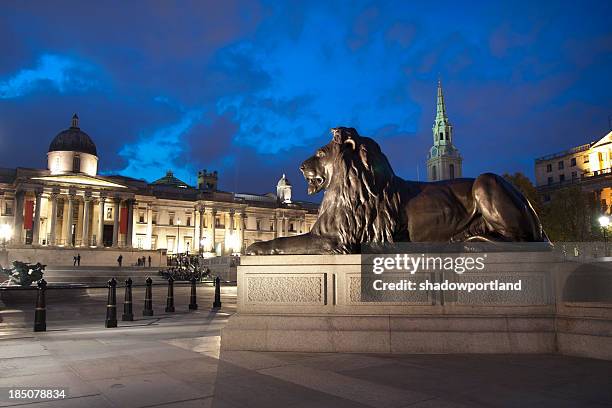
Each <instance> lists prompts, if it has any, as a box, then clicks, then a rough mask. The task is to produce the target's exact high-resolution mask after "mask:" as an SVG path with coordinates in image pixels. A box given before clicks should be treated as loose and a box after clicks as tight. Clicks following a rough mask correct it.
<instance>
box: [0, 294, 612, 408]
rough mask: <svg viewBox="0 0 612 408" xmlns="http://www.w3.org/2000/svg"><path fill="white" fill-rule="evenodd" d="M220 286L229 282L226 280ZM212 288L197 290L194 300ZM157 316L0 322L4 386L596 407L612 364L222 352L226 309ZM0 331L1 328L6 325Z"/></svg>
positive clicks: (162, 395)
mask: <svg viewBox="0 0 612 408" xmlns="http://www.w3.org/2000/svg"><path fill="white" fill-rule="evenodd" d="M224 289H227V288H224ZM210 295H211V293H208V294H207V293H203V294H202V296H203V297H204V299H203V300H202V303H204V302H207V301H210V300H211V297H210ZM226 299H227V301H226V303H224V308H223V309H222V310H221V311H218V312H215V313H211V312H210V310H209V309H207V308H201V309H200V310H198V311H196V312H191V313H188V312H185V313H175V314H163V313H160V315H158V316H154V318H152V319H142V318H139V320H138V321H135V322H130V323H127V322H120V327H119V328H117V329H105V328H104V327H103V321H101V319H100V316H99V314H98V312H97V311H96V312H95V313H92V314H87V313H86V314H84V315H82V316H80V318H81V321H79V322H78V324H77V323H76V321H75V320H71V321H68V322H65V323H64V324H62V322H59V321H56V322H54V325H55V328H54V330H52V331H48V332H46V333H33V332H32V331H30V330H26V329H21V330H19V329H15V328H14V327H7V326H6V325H5V326H3V325H2V323H0V332H3V330H4V333H3V334H4V335H0V350H1V351H2V352H3V353H0V389H3V388H2V387H26V386H34V387H47V388H49V387H51V386H57V387H60V386H64V387H68V393H69V398H67V399H65V400H61V401H47V402H38V403H35V404H34V403H32V404H28V403H23V402H15V401H12V402H6V400H5V399H4V398H2V399H0V406H10V405H15V404H18V403H22V405H21V406H25V407H32V408H39V407H52V408H56V407H58V408H59V407H61V408H64V407H67V408H72V407H86V408H98V407H102V408H108V407H112V408H131V407H169V408H179V407H181V408H182V407H184V408H191V407H198V408H201V407H214V408H226V407H227V408H244V407H265V408H274V407H289V408H300V407H313V408H314V407H316V408H326V407H334V408H336V407H339V408H343V407H356V408H359V407H393V408H407V407H411V408H434V407H435V408H440V407H441V408H466V407H529V406H533V407H602V406H612V387H610V384H612V363H611V362H609V361H603V360H592V359H584V358H577V357H568V356H560V355H542V354H533V355H482V354H479V355H397V354H394V355H385V354H341V353H282V352H267V353H266V352H252V351H234V352H228V351H223V352H220V351H219V341H220V331H221V328H223V326H224V325H225V324H226V322H227V319H228V317H229V316H230V315H231V313H233V311H234V310H235V297H227V298H226ZM7 333H8V334H7Z"/></svg>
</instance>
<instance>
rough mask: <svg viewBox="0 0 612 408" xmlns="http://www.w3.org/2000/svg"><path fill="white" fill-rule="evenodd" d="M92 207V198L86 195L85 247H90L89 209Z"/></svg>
mask: <svg viewBox="0 0 612 408" xmlns="http://www.w3.org/2000/svg"><path fill="white" fill-rule="evenodd" d="M90 205H91V197H90V196H88V195H85V197H84V198H83V239H82V241H83V243H82V245H83V246H84V247H88V246H89V242H90V241H89V207H90Z"/></svg>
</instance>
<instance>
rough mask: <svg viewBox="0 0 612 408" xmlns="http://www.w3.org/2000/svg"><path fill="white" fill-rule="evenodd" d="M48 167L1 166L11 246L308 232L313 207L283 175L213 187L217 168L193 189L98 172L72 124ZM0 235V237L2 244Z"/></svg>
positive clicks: (190, 241)
mask: <svg viewBox="0 0 612 408" xmlns="http://www.w3.org/2000/svg"><path fill="white" fill-rule="evenodd" d="M47 163H48V165H47V169H44V170H43V169H30V168H22V167H18V168H16V169H6V168H0V228H3V230H4V231H7V230H11V232H12V234H11V235H12V236H11V238H10V240H9V241H8V247H9V250H10V248H39V249H43V248H58V249H59V248H74V249H77V248H79V249H81V250H97V249H100V250H102V249H103V248H111V249H112V248H115V249H123V250H130V251H140V250H142V251H157V250H159V251H162V252H167V253H169V254H172V253H185V252H189V253H205V254H208V255H209V256H212V255H218V256H221V255H231V254H240V253H242V252H243V251H244V249H245V248H246V247H247V246H248V245H249V244H251V243H253V242H256V241H262V240H269V239H272V238H276V237H283V236H290V235H297V234H300V233H304V232H307V231H309V230H310V228H311V227H312V225H313V223H314V222H315V220H316V218H317V211H318V205H317V204H314V203H308V202H295V201H292V199H291V184H290V183H289V181H288V180H287V179H286V178H285V176H284V175H283V177H282V178H281V179H280V180H279V181H278V185H277V187H276V194H274V193H268V194H265V195H256V194H242V193H232V192H226V191H219V190H218V189H217V172H216V171H215V172H207V171H206V170H203V171H200V172H199V173H198V179H197V180H198V181H197V186H190V185H188V184H187V183H185V182H183V181H181V180H179V179H178V178H176V177H175V176H174V175H173V173H172V172H171V171H168V172H167V173H166V175H165V176H164V177H162V178H160V179H159V180H156V181H154V182H152V183H148V182H146V181H144V180H137V179H133V178H130V177H124V176H100V175H98V174H97V170H98V154H97V149H96V145H95V144H94V142H93V140H92V139H91V138H90V137H89V135H87V133H85V132H84V131H83V130H81V128H80V127H79V118H78V117H77V115H76V114H75V115H74V116H73V118H72V124H71V126H70V127H69V128H68V129H66V130H63V131H61V132H60V133H58V134H57V136H55V138H54V139H53V140H52V141H51V144H50V146H49V152H48V153H47ZM1 241H2V237H0V244H1V243H2V242H1Z"/></svg>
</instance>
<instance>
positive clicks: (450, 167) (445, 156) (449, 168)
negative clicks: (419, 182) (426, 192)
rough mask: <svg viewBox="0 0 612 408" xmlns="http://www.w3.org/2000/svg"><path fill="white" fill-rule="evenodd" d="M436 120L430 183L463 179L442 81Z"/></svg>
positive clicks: (429, 162) (428, 169) (428, 162)
mask: <svg viewBox="0 0 612 408" xmlns="http://www.w3.org/2000/svg"><path fill="white" fill-rule="evenodd" d="M436 99H437V103H436V119H435V120H434V124H433V127H432V128H431V130H432V133H433V146H432V147H431V148H430V149H429V154H428V155H427V178H428V180H429V181H437V180H447V179H451V180H452V179H454V178H456V177H461V173H462V172H461V163H462V158H461V155H460V154H459V151H458V150H457V148H456V147H455V146H454V145H453V125H451V123H450V121H449V120H448V116H447V115H446V104H445V103H444V92H443V91H442V81H440V79H438V95H437V98H436Z"/></svg>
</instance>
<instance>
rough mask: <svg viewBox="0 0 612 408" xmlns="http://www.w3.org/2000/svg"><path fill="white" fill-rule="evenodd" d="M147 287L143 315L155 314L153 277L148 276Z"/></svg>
mask: <svg viewBox="0 0 612 408" xmlns="http://www.w3.org/2000/svg"><path fill="white" fill-rule="evenodd" d="M146 283H147V288H146V290H145V302H144V310H143V311H142V315H143V316H153V279H151V278H147V280H146Z"/></svg>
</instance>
